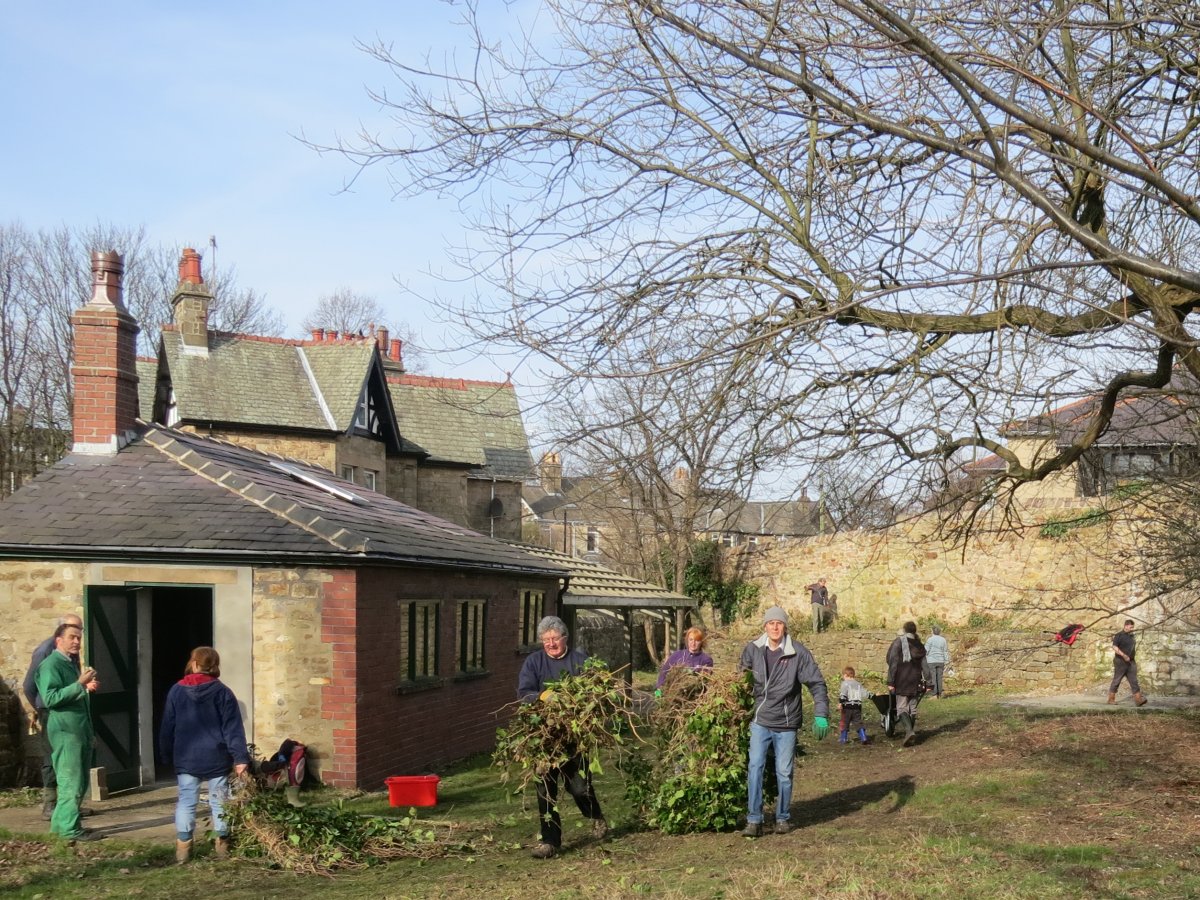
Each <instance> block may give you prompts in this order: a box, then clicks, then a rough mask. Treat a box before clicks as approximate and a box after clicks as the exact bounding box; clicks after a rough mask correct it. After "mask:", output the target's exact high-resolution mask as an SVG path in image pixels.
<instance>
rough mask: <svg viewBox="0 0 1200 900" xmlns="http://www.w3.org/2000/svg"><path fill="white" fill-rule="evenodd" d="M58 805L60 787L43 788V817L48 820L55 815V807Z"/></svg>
mask: <svg viewBox="0 0 1200 900" xmlns="http://www.w3.org/2000/svg"><path fill="white" fill-rule="evenodd" d="M57 805H58V789H57V788H42V818H43V819H45V820H46V821H49V820H50V817H51V816H52V815H54V807H55V806H57Z"/></svg>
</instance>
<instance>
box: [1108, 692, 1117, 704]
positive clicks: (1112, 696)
mask: <svg viewBox="0 0 1200 900" xmlns="http://www.w3.org/2000/svg"><path fill="white" fill-rule="evenodd" d="M1108 702H1109V703H1116V702H1117V695H1116V694H1115V693H1113V692H1112V691H1109V692H1108Z"/></svg>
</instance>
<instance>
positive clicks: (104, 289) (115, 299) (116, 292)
mask: <svg viewBox="0 0 1200 900" xmlns="http://www.w3.org/2000/svg"><path fill="white" fill-rule="evenodd" d="M124 275H125V260H124V258H123V257H122V256H121V254H120V253H118V252H117V251H116V250H109V251H108V252H107V253H105V252H103V251H101V250H96V251H93V253H92V299H91V301H90V302H91V303H93V304H96V305H99V306H111V307H114V308H116V309H124V308H125V302H124V299H123V297H122V294H123V288H122V281H123V279H124Z"/></svg>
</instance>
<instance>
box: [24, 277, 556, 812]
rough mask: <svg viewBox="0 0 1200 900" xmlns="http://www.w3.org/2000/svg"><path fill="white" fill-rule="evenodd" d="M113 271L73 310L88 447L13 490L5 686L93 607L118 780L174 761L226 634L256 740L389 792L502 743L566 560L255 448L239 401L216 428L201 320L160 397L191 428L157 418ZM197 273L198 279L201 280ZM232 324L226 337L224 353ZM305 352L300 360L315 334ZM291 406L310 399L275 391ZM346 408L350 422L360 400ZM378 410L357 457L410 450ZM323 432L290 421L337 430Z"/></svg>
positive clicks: (228, 666) (366, 391) (232, 678)
mask: <svg viewBox="0 0 1200 900" xmlns="http://www.w3.org/2000/svg"><path fill="white" fill-rule="evenodd" d="M189 271H190V270H189ZM93 273H94V294H93V296H92V298H91V300H90V302H88V303H87V304H86V305H85V306H83V307H82V308H81V309H79V310H78V311H77V313H76V314H75V316H74V317H73V320H72V322H73V326H74V329H75V338H76V342H75V353H76V359H75V365H74V368H73V370H72V374H73V376H74V379H75V397H76V400H75V403H76V407H75V416H74V445H73V448H72V453H71V454H70V455H68V456H67V457H66V458H64V459H63V460H62V461H60V462H59V463H58V464H57V465H55V466H53V467H52V468H51V469H49V470H47V471H45V472H43V473H42V474H41V475H39V476H38V477H37V478H35V479H34V480H33V481H32V482H30V483H29V484H28V485H26V486H25V487H24V488H22V489H21V490H19V491H18V492H17V493H16V494H14V495H13V496H11V497H9V498H7V499H6V500H5V501H3V503H2V504H0V609H3V610H4V612H5V627H4V629H3V637H2V638H0V682H3V683H6V684H7V685H9V686H13V685H17V684H19V683H20V680H21V678H22V676H23V675H24V672H25V667H26V665H27V663H28V659H29V652H30V651H31V650H32V648H33V647H34V646H35V645H36V644H37V643H38V642H39V641H40V640H42V639H43V638H45V637H46V636H47V635H48V634H50V633H51V632H52V630H53V628H54V624H55V621H56V619H57V618H58V617H60V616H62V615H63V614H65V613H68V612H78V613H80V614H82V615H83V617H84V621H85V632H86V633H85V646H84V655H85V659H86V661H87V662H88V663H89V664H90V665H93V666H95V667H96V668H97V669H98V670H99V672H100V678H101V683H102V688H101V690H100V692H98V693H97V694H96V695H95V696H94V698H93V707H92V709H93V718H94V721H95V724H96V731H97V735H98V747H97V754H98V764H100V765H103V766H104V767H105V768H106V770H107V776H108V784H109V787H110V788H111V789H121V788H128V787H134V786H137V785H142V784H147V783H152V782H153V781H154V780H155V779H156V778H162V777H169V776H170V773H169V772H168V771H166V770H164V768H163V767H162V766H161V764H159V763H157V762H156V759H155V752H154V744H155V734H156V725H157V723H158V720H159V717H160V715H161V709H162V704H163V701H164V699H165V694H166V691H167V690H168V689H169V687H170V685H171V684H172V683H173V682H174V681H176V680H177V679H178V678H179V677H180V675H181V674H182V673H181V669H182V666H183V664H184V662H185V661H186V659H187V656H188V653H189V651H190V649H191V648H192V647H195V646H198V645H203V644H211V645H212V646H214V647H216V648H217V649H218V651H220V653H221V657H222V680H224V681H225V682H226V683H228V684H229V685H230V687H231V688H232V689H233V690H234V692H235V694H236V695H237V696H238V698H239V701H240V702H241V704H242V707H243V713H244V717H245V722H246V727H247V732H248V736H249V738H250V740H252V741H253V742H254V743H255V744H257V745H258V746H260V747H262V748H265V749H270V748H273V747H275V746H277V745H278V744H279V743H280V742H281V741H282V740H283V739H285V738H289V737H290V738H295V739H297V740H301V741H303V742H304V743H306V744H308V745H309V747H310V751H311V754H312V761H313V764H314V766H315V768H316V770H317V772H318V773H319V775H320V777H321V778H322V779H323V780H324V781H326V782H327V783H330V784H334V785H341V786H359V787H366V788H378V787H379V786H380V785H381V783H382V780H383V778H385V777H386V776H389V775H396V774H412V773H415V772H419V771H421V770H424V769H427V768H429V767H431V766H434V765H437V764H439V763H441V762H444V761H446V760H448V759H451V758H457V757H461V756H464V755H467V754H470V753H474V752H479V751H482V750H485V749H487V748H489V747H490V746H492V742H493V738H494V732H495V728H496V725H497V724H498V721H499V719H500V718H501V717H502V716H503V715H504V712H503V710H504V707H505V706H506V704H508V703H510V702H511V701H512V700H513V699H514V685H515V683H516V677H517V672H518V670H519V667H520V665H521V662H522V658H523V653H524V652H526V651H527V650H528V649H529V648H530V645H531V644H532V643H533V639H532V634H533V628H534V626H535V625H536V618H537V617H540V615H541V614H542V612H543V611H544V610H545V609H546V608H547V607H546V604H547V602H548V598H551V597H554V596H556V595H557V592H558V590H559V588H560V585H561V577H562V576H563V575H564V574H565V572H564V570H563V569H562V568H561V567H559V566H557V565H555V564H554V563H552V562H549V561H547V560H543V559H539V558H538V557H535V556H532V555H530V554H528V553H525V552H523V551H522V550H520V549H518V548H515V547H512V546H510V545H508V544H505V543H502V542H499V541H495V540H492V539H490V538H488V537H486V536H484V535H481V534H478V533H476V532H474V531H471V530H469V529H468V528H465V527H463V525H462V524H461V523H456V522H452V521H448V520H447V519H444V518H440V517H438V516H435V515H433V514H431V513H428V512H423V511H421V510H418V509H416V508H414V507H413V506H411V505H408V504H406V503H404V502H401V501H400V500H398V499H395V498H393V497H391V496H388V495H387V494H385V493H384V492H382V491H377V490H376V491H372V490H370V489H369V488H367V487H365V486H364V485H362V484H361V482H351V481H349V480H346V479H343V478H341V477H339V476H338V475H336V474H333V473H332V472H330V471H329V470H328V469H326V468H320V467H318V466H316V465H312V464H309V463H308V462H305V461H303V460H302V459H299V458H296V456H303V454H298V455H292V456H291V458H285V457H283V456H281V455H276V454H274V453H271V452H266V451H264V450H259V449H254V448H252V447H248V446H244V445H243V439H244V438H245V435H244V434H241V433H235V430H234V429H232V428H228V427H227V426H229V424H230V423H229V422H227V421H221V420H219V419H218V417H216V416H213V418H212V420H211V423H210V424H211V425H212V426H213V428H212V430H213V432H214V434H215V433H217V432H220V433H221V435H222V438H228V440H226V439H220V438H217V437H212V436H208V435H207V434H201V433H198V432H200V431H204V430H207V429H204V428H201V427H199V425H198V424H197V420H195V419H194V418H193V419H189V418H188V417H187V410H188V408H189V407H188V404H190V403H193V401H191V400H189V399H188V398H189V397H190V396H192V392H193V391H194V390H195V389H196V388H195V384H194V383H192V382H191V381H190V380H189V379H190V377H191V375H190V374H189V376H188V378H185V379H183V381H186V382H188V384H189V387H188V388H187V389H186V390H179V391H177V390H176V389H177V388H178V387H179V385H180V384H181V380H179V379H178V378H177V377H176V376H177V375H178V372H179V371H180V368H179V366H180V365H181V364H180V363H179V360H180V359H185V358H188V359H189V361H194V359H193V358H189V357H187V352H193V351H195V350H196V349H197V347H196V346H195V345H193V351H185V350H184V349H183V338H182V335H181V334H180V332H178V331H177V332H176V333H175V335H174V336H173V337H172V338H171V340H176V341H177V344H176V351H178V355H177V356H176V357H175V360H176V368H175V369H173V370H172V372H173V374H172V376H171V377H170V378H169V379H168V380H166V381H163V380H161V379H160V380H159V381H158V382H157V387H158V388H159V391H160V393H159V396H158V397H157V399H156V405H157V404H158V403H159V402H161V403H162V404H163V408H164V409H166V408H169V407H170V403H169V402H168V401H171V400H172V399H173V400H174V405H175V408H176V409H177V413H176V416H177V418H176V419H175V423H174V425H173V426H172V425H168V424H165V423H164V424H158V425H146V424H145V423H143V422H140V421H139V420H138V418H137V413H138V381H137V374H136V370H135V356H134V347H135V338H136V334H137V324H136V322H134V320H133V319H132V317H131V316H130V315H129V313H128V312H127V311H126V310H125V308H124V304H123V302H122V297H121V275H122V263H121V258H120V257H119V256H118V255H117V254H116V253H110V254H95V255H94V257H93ZM194 286H195V284H194V282H192V281H190V280H188V278H182V279H181V287H180V291H181V293H187V292H189V291H193V290H194ZM222 340H223V339H222V338H220V337H214V336H213V335H212V334H209V335H208V336H207V346H208V350H209V352H210V353H211V355H212V356H218V355H219V351H218V352H213V351H214V348H215V347H217V346H218V345H220V343H221V341H222ZM164 343H166V341H164ZM280 346H281V347H282V346H284V345H283V344H282V343H281V344H280ZM354 347H357V345H354ZM354 347H352V349H354ZM242 349H243V350H245V347H243V348H242ZM287 349H288V351H289V354H290V355H291V356H292V357H293V358H295V357H297V356H300V355H302V354H306V353H307V351H308V350H310V349H314V348H297V347H294V346H290V347H288V348H287ZM360 349H363V350H364V352H363V356H362V358H363V359H364V361H365V362H364V368H363V370H362V372H361V373H360V374H359V381H360V388H361V390H360V393H359V395H358V396H359V398H360V399H363V398H366V399H367V400H369V401H370V402H372V403H374V404H375V409H376V411H377V412H378V411H381V410H386V408H387V405H388V403H389V401H390V397H389V395H388V394H387V393H386V391H385V390H384V383H385V382H384V374H383V371H382V367H381V366H380V365H379V358H378V356H377V355H376V348H375V347H374V346H373V345H367V346H366V347H365V348H360ZM169 352H172V353H174V352H175V351H169ZM316 358H317V357H316V356H314V357H313V359H316ZM210 359H211V357H210ZM182 365H184V366H186V365H187V363H183V364H182ZM319 368H321V364H320V363H318V364H317V366H316V368H314V369H313V372H314V376H313V378H314V381H316V382H321V381H322V379H324V378H325V377H326V375H327V374H328V371H329V370H332V368H333V367H332V366H330V367H329V370H326V371H325V372H324V373H323V374H322V375H321V376H320V377H318V376H316V374H315V372H316V369H319ZM162 371H163V370H162V369H161V368H159V369H158V372H159V373H160V374H161V373H162ZM263 380H264V382H267V381H268V379H267V377H266V376H264V378H263ZM273 383H274V384H275V385H276V386H277V387H278V385H280V384H281V383H282V382H273ZM322 394H324V392H322ZM269 399H273V400H276V401H277V402H278V404H280V405H282V404H284V403H287V402H289V399H288V398H282V397H279V398H272V397H270V396H269V395H263V396H261V397H259V398H258V400H259V401H260V402H262V403H265V402H266V401H267V400H269ZM209 401H210V406H209V407H208V409H210V410H213V409H216V404H217V403H218V402H219V401H218V400H217V399H216V398H209ZM197 402H198V401H197ZM322 414H323V413H322ZM329 415H330V421H331V422H332V423H333V425H331V427H329V428H327V429H325V431H326V434H327V435H328V434H332V433H335V432H338V431H339V429H341V427H342V425H343V424H345V423H346V422H347V421H348V419H347V418H346V417H349V416H351V413H349V412H347V411H345V410H335V409H334V408H332V407H330V409H329ZM353 415H354V416H357V413H354V414H353ZM371 421H372V420H371V418H370V416H368V417H367V419H366V423H367V424H366V428H365V430H366V432H367V433H368V434H369V435H373V437H365V436H363V435H360V434H357V433H353V434H352V433H350V430H349V429H347V430H346V431H345V433H344V436H345V437H346V438H347V440H346V441H345V444H346V454H347V455H346V456H342V457H338V459H345V458H348V456H349V454H352V453H354V452H359V451H358V450H357V449H356V448H360V447H361V446H362V445H363V444H364V443H365V442H369V441H376V442H377V443H379V444H380V445H381V446H383V447H384V448H385V449H386V451H387V452H391V453H395V454H398V455H400V456H401V458H404V457H403V453H404V452H405V451H406V445H405V444H404V443H403V439H401V438H399V437H398V436H397V435H396V434H395V433H394V431H393V430H391V429H392V426H390V425H388V424H387V423H386V422H383V421H382V417H381V419H380V420H379V423H378V430H377V431H375V430H373V426H372V425H371V424H370V423H371ZM185 425H188V426H189V427H183V426H185ZM218 426H220V427H218ZM335 426H336V427H335ZM315 430H318V431H319V430H320V429H315ZM302 431H303V429H297V430H294V431H292V432H289V433H290V434H295V435H297V440H300V439H301V438H304V439H309V440H312V442H313V444H314V445H315V444H316V442H317V441H316V436H315V435H304V434H301V432H302ZM331 442H332V443H334V444H336V443H337V439H334V440H332V441H331ZM278 449H281V450H282V449H286V447H284V446H282V445H280V446H279V447H278ZM339 449H340V448H339ZM362 452H363V455H364V456H365V455H366V453H367V451H362ZM371 452H374V448H371ZM387 452H385V453H382V454H380V455H379V456H378V458H379V459H381V460H383V461H384V462H385V463H386V462H387V461H388V460H389V459H390V457H388V455H387ZM416 456H419V454H414V457H416ZM372 458H375V457H372ZM417 462H418V464H419V463H420V462H421V460H420V459H418V460H417ZM381 465H382V464H381ZM381 471H384V470H383V469H381ZM388 474H389V475H390V474H391V473H390V472H389V473H388ZM376 486H377V487H378V486H379V485H378V483H377V485H376Z"/></svg>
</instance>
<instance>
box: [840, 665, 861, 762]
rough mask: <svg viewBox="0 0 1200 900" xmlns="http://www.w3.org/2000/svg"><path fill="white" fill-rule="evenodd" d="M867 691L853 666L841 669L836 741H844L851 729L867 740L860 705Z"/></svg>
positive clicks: (841, 742)
mask: <svg viewBox="0 0 1200 900" xmlns="http://www.w3.org/2000/svg"><path fill="white" fill-rule="evenodd" d="M866 696H867V692H866V691H865V690H863V686H862V684H861V683H860V682H859V680H858V678H857V677H856V675H855V672H854V666H846V668H844V669H842V683H841V685H839V686H838V713H839V714H840V721H839V723H838V743H839V744H844V743H846V740H847V738H848V737H849V734H850V732H851V731H854V730H857V731H858V739H859V740H860V741H861V742H862V743H864V744H865V743H866V742H867V729H866V726H865V725H863V717H862V705H863V698H864V697H866Z"/></svg>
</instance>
